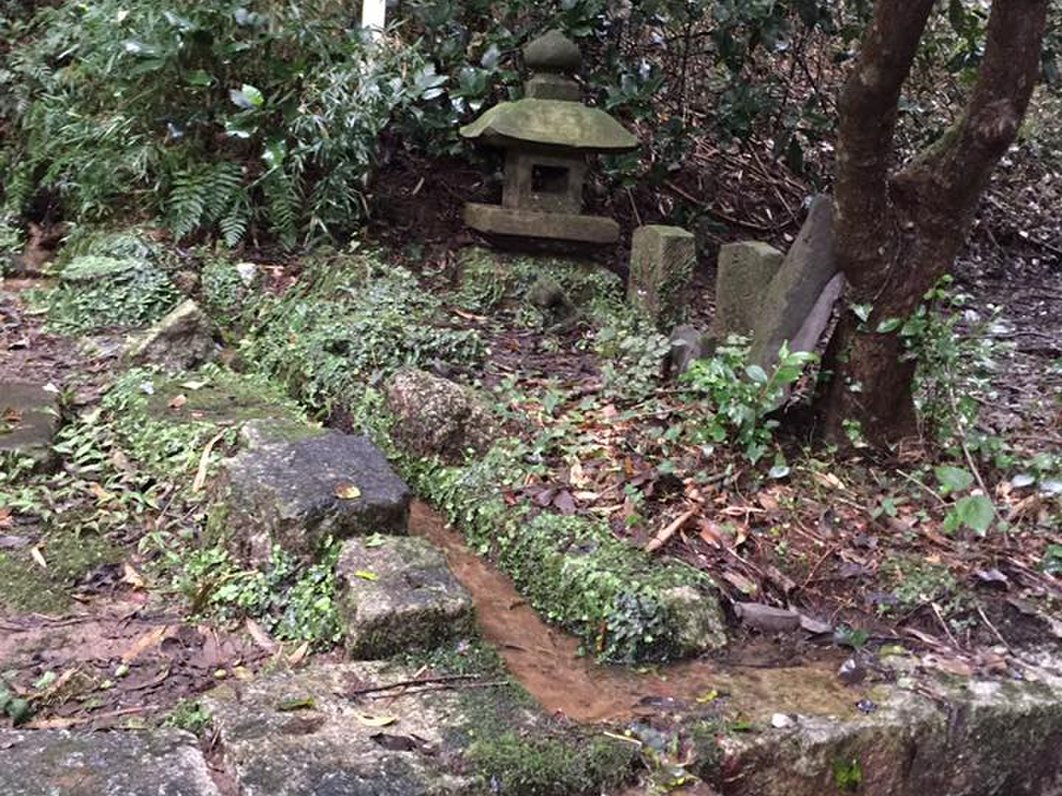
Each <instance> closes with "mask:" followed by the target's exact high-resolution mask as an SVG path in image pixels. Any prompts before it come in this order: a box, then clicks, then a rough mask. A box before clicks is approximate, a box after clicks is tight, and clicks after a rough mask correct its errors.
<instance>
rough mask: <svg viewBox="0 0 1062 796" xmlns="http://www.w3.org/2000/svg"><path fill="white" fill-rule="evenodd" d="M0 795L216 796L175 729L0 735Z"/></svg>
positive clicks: (195, 748)
mask: <svg viewBox="0 0 1062 796" xmlns="http://www.w3.org/2000/svg"><path fill="white" fill-rule="evenodd" d="M0 796H220V791H219V790H218V788H217V786H216V785H215V784H214V782H213V780H212V779H211V777H210V772H209V770H208V769H207V765H206V761H205V760H204V759H203V754H202V753H201V752H200V751H199V745H198V743H197V742H196V738H195V736H194V735H192V734H191V733H187V732H182V731H180V730H153V731H150V732H142V731H114V732H97V733H74V732H71V731H69V730H26V731H15V730H10V731H4V732H0Z"/></svg>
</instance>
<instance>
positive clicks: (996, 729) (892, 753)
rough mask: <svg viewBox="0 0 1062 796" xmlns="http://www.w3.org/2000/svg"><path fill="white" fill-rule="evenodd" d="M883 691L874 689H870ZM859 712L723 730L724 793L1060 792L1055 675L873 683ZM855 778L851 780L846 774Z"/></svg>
mask: <svg viewBox="0 0 1062 796" xmlns="http://www.w3.org/2000/svg"><path fill="white" fill-rule="evenodd" d="M875 692H880V693H875ZM871 693H872V695H873V696H874V702H875V703H876V705H874V707H876V710H874V712H872V713H870V714H869V715H866V716H863V717H860V718H858V719H847V720H844V719H839V718H837V717H834V716H827V715H820V716H801V715H798V716H788V717H785V718H786V721H784V722H782V723H783V724H786V725H788V726H786V727H785V728H784V729H769V730H766V731H765V732H764V733H762V734H760V735H745V736H737V735H733V736H730V737H729V738H728V739H727V740H726V741H725V742H724V746H725V751H726V754H727V761H726V762H725V763H724V771H725V773H726V779H727V783H728V787H727V790H726V792H727V793H728V794H730V793H733V794H735V795H736V796H821V795H822V794H833V793H844V792H848V791H845V790H844V789H843V788H842V787H841V784H843V783H840V782H839V779H840V778H841V777H842V776H845V774H843V773H838V772H839V771H840V772H847V774H846V775H847V776H848V777H856V776H858V779H859V787H858V790H855V791H852V792H858V793H867V794H887V796H928V794H933V796H1058V795H1059V794H1062V683H1060V682H1059V681H1057V680H1056V681H1055V682H1054V683H1053V684H1052V685H1048V684H1047V683H1045V682H1043V681H1041V682H1023V681H1014V680H1001V681H989V680H964V679H959V678H952V679H951V680H950V681H948V682H945V681H943V680H939V679H936V680H932V681H929V682H921V681H920V682H919V687H918V688H917V690H915V689H913V688H912V690H906V689H904V688H901V687H899V686H896V685H889V686H881V687H879V688H877V689H874V690H872V691H871ZM847 781H848V782H849V783H850V784H855V782H854V780H853V779H848V780H847Z"/></svg>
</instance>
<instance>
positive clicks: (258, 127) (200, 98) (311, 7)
mask: <svg viewBox="0 0 1062 796" xmlns="http://www.w3.org/2000/svg"><path fill="white" fill-rule="evenodd" d="M353 24H354V23H353V15H352V14H351V11H350V9H349V7H347V6H346V5H345V4H343V3H338V2H334V0H316V1H315V2H310V3H299V4H288V3H282V2H279V0H266V1H264V2H260V3H256V4H254V6H253V9H252V8H251V7H247V6H244V5H241V4H240V3H236V2H223V3H196V2H191V0H173V2H167V3H162V2H160V0H129V1H128V2H127V1H126V0H102V2H98V3H62V4H60V5H58V6H56V7H54V8H51V7H48V8H44V9H43V10H42V11H40V13H39V14H38V15H37V16H36V17H35V19H34V21H33V23H32V26H31V28H30V29H29V32H28V33H27V34H26V35H25V36H24V37H23V38H22V40H21V41H19V42H17V43H16V45H15V47H14V49H13V50H12V51H11V52H10V53H9V54H8V56H7V58H6V59H5V60H6V64H7V66H6V69H3V70H0V85H2V84H5V83H6V84H8V85H10V87H11V93H12V95H13V97H14V99H13V100H12V101H11V108H10V110H11V111H12V114H13V124H14V125H16V126H17V135H16V136H14V138H15V140H14V141H13V142H12V143H11V145H10V146H9V147H7V148H6V151H5V153H4V155H3V158H2V160H0V166H2V167H6V168H8V169H10V172H11V179H10V180H9V181H7V185H6V188H5V190H6V196H5V197H4V201H5V204H6V205H7V207H9V208H12V209H15V210H19V209H22V208H23V207H24V206H25V205H26V203H27V202H29V201H30V200H31V199H32V197H33V196H34V194H35V193H36V192H38V191H39V190H48V191H54V192H57V193H58V194H59V195H60V197H61V198H62V200H63V202H64V204H65V206H66V210H67V212H68V215H70V216H71V217H74V218H87V219H95V218H104V217H113V216H117V215H120V214H127V213H130V212H132V213H147V214H151V215H155V214H159V215H163V216H164V217H165V218H166V219H167V222H168V224H169V226H170V228H171V229H172V230H173V231H174V233H175V235H176V236H177V237H183V236H184V235H187V234H189V233H191V232H193V231H196V230H199V229H219V230H220V231H221V233H222V234H223V235H224V237H225V239H226V241H227V242H228V243H229V244H235V243H237V242H239V241H240V240H241V239H243V238H244V236H245V235H246V234H247V233H248V231H249V230H251V228H252V226H253V227H254V228H255V229H262V228H268V229H271V230H272V231H273V232H275V233H277V234H278V235H279V236H280V237H281V238H282V239H284V240H285V241H288V242H293V241H294V240H295V239H296V238H297V237H300V236H306V235H313V234H322V233H335V232H339V231H343V230H346V229H349V228H350V227H351V225H352V224H354V223H356V222H357V221H358V220H359V219H360V218H361V217H362V216H363V215H364V211H365V207H366V200H365V196H364V191H365V184H366V180H367V178H368V176H369V173H370V171H371V168H372V166H373V163H374V160H375V153H376V144H377V135H378V133H379V132H380V130H381V129H382V128H383V127H384V125H385V124H386V123H387V121H388V119H389V117H390V114H391V113H392V111H393V110H395V109H396V108H398V107H399V106H401V105H403V104H404V103H407V102H409V101H411V100H412V99H413V98H415V97H417V96H418V95H419V93H423V85H424V79H423V75H424V74H426V73H427V71H426V68H425V66H424V64H423V62H422V61H421V59H420V57H419V56H418V55H417V50H416V48H414V47H408V46H403V47H400V48H390V47H388V46H386V45H380V46H370V45H367V44H366V43H365V42H363V41H362V38H361V35H360V32H359V31H358V30H357V29H356V28H354V27H353ZM429 82H430V81H429Z"/></svg>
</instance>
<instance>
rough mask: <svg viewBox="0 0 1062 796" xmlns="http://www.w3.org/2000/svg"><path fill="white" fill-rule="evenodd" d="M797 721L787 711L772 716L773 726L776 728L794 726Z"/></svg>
mask: <svg viewBox="0 0 1062 796" xmlns="http://www.w3.org/2000/svg"><path fill="white" fill-rule="evenodd" d="M794 724H796V722H795V721H794V720H793V717H792V716H789V715H787V714H785V713H775V714H774V715H773V716H771V726H772V727H774V728H775V729H776V730H784V729H785V728H786V727H792V726H793V725H794Z"/></svg>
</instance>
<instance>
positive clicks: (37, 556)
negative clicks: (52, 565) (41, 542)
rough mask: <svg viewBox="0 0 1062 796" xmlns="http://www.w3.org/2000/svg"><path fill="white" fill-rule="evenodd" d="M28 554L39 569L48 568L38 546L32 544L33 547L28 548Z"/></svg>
mask: <svg viewBox="0 0 1062 796" xmlns="http://www.w3.org/2000/svg"><path fill="white" fill-rule="evenodd" d="M30 556H31V557H32V558H33V560H34V561H35V562H37V566H39V567H40V568H41V569H48V562H47V561H45V560H44V554H43V553H41V549H40V547H38V546H37V545H33V547H31V548H30Z"/></svg>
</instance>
